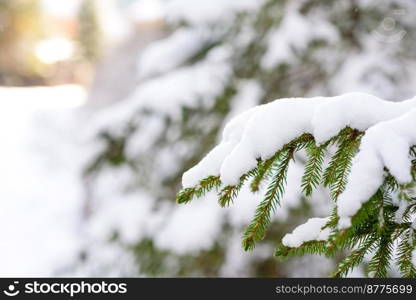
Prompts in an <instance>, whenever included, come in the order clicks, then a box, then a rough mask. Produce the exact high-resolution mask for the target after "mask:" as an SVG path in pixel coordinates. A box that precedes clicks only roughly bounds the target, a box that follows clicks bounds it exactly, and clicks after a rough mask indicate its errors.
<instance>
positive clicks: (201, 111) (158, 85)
mask: <svg viewBox="0 0 416 300" xmlns="http://www.w3.org/2000/svg"><path fill="white" fill-rule="evenodd" d="M175 2H176V4H178V3H180V2H181V1H175ZM182 2H184V3H186V5H183V6H171V7H168V8H169V9H168V11H169V12H170V19H169V26H170V31H171V34H170V35H168V36H167V37H166V38H164V39H162V40H161V41H159V42H157V43H155V44H153V45H151V46H149V47H148V48H147V49H146V50H145V51H144V53H142V54H141V55H140V57H139V64H138V73H139V74H138V77H139V79H140V84H139V85H138V87H137V89H136V91H134V92H133V93H132V95H131V96H130V97H129V98H128V99H126V100H124V101H122V102H120V103H119V104H118V105H115V106H113V107H110V108H109V109H108V110H107V111H104V112H102V113H99V114H98V116H97V119H98V120H96V121H95V122H94V125H93V126H92V127H93V134H94V135H95V136H96V145H97V146H96V149H97V151H96V153H95V155H94V157H93V159H91V161H90V163H89V165H88V167H87V168H86V172H85V178H86V180H87V181H86V182H87V183H88V184H87V189H88V201H89V202H88V203H90V204H89V206H90V207H92V208H91V210H92V211H94V210H95V214H96V215H97V214H98V215H99V213H100V211H103V210H106V208H107V207H110V208H107V209H110V210H111V207H113V205H115V204H109V203H110V201H109V200H108V198H114V199H118V200H117V201H120V202H122V199H127V198H128V199H130V197H133V198H134V199H136V201H137V202H145V201H146V199H147V198H151V199H152V200H151V201H150V202H151V203H152V204H151V206H152V208H153V210H152V213H153V215H152V216H149V217H148V219H152V218H157V217H159V218H160V216H163V218H164V219H166V223H165V225H164V226H161V228H159V229H158V232H147V233H145V234H141V235H140V234H137V238H136V239H134V241H130V240H129V243H126V242H125V240H126V239H125V238H123V230H122V228H120V227H117V226H113V227H111V230H112V231H114V232H113V233H114V234H113V235H111V238H109V240H111V242H112V244H111V245H114V244H117V242H118V244H121V245H122V248H125V250H126V251H125V252H127V253H130V254H132V257H133V259H134V261H135V265H134V266H133V268H138V269H139V271H137V269H134V270H133V271H129V272H132V273H133V274H134V272H139V273H142V274H143V273H144V274H150V275H170V276H172V275H173V276H174V275H188V276H192V275H199V276H201V275H202V276H203V275H210V276H218V275H221V270H220V267H221V265H224V264H227V261H228V260H229V259H230V257H232V256H233V255H234V254H233V252H231V251H232V245H231V244H230V243H229V241H232V240H235V237H239V236H240V235H241V228H240V226H241V225H240V223H238V225H236V223H235V222H234V221H233V215H232V214H233V213H234V212H233V211H232V210H227V213H228V214H227V215H226V216H224V215H221V216H223V217H222V218H221V219H219V220H218V219H215V220H218V222H217V223H216V224H215V226H217V227H219V228H220V229H219V230H217V231H215V232H216V233H215V236H214V237H212V236H210V237H208V236H207V237H206V239H207V240H208V239H210V240H213V242H212V243H211V244H210V246H209V247H205V248H203V249H202V250H201V249H197V251H191V250H190V251H188V252H187V251H182V250H181V251H177V249H176V248H175V247H174V246H173V245H168V246H166V244H164V245H163V247H162V246H161V242H159V238H158V236H157V234H158V233H159V231H163V230H162V229H165V228H167V227H169V226H170V225H171V223H170V222H173V221H171V219H172V218H171V216H172V215H175V212H177V211H179V209H180V208H177V207H175V205H174V203H173V201H172V200H173V199H174V198H175V196H174V195H175V194H176V192H177V191H178V190H179V189H180V184H181V175H182V174H183V172H184V171H186V170H187V169H189V168H190V167H192V166H193V165H195V164H196V163H197V162H198V161H199V160H200V159H201V158H202V157H203V155H204V154H205V153H206V152H207V151H208V150H209V149H210V148H211V147H212V146H213V145H215V143H216V141H217V139H218V136H220V133H221V129H222V128H223V126H224V124H225V123H226V122H227V120H228V119H230V118H231V117H232V116H234V115H236V114H237V113H239V112H241V111H242V110H244V109H246V108H249V107H251V106H254V105H258V104H264V103H267V102H269V101H271V100H272V99H275V98H284V97H289V96H290V97H293V96H302V97H304V96H315V95H324V96H330V95H336V94H340V93H343V92H345V91H348V90H363V91H366V92H370V93H373V94H376V95H378V96H382V97H385V98H393V97H394V98H403V97H408V96H410V95H411V94H413V93H414V90H413V88H412V87H413V86H415V85H414V84H413V83H412V80H413V79H412V78H415V77H412V76H409V74H412V66H413V63H412V61H413V60H414V57H413V56H414V53H416V52H415V51H412V49H414V43H412V42H411V37H412V36H413V35H414V32H415V31H414V25H412V22H411V17H410V16H406V15H404V16H401V15H400V16H399V17H398V18H397V20H396V21H397V22H396V26H395V28H394V30H391V31H389V30H385V28H383V27H380V26H382V25H380V24H382V21H383V19H384V18H386V17H387V16H391V15H392V16H393V17H395V18H396V16H395V14H394V12H395V11H396V10H398V9H406V11H411V9H412V8H413V6H414V4H412V3H410V2H408V3H407V2H406V3H404V2H403V1H393V0H392V1H387V0H386V1H383V5H381V4H380V3H379V2H378V3H376V4H369V3H365V1H364V2H363V1H349V2H345V3H344V2H343V3H341V1H338V2H336V1H314V0H308V1H295V0H293V1H291V0H286V1H279V0H268V1H208V0H207V1H205V3H213V5H215V6H223V7H222V8H223V9H222V10H221V14H222V15H221V16H217V14H218V11H219V10H218V9H216V10H215V11H216V12H217V13H215V14H210V13H209V10H208V9H209V5H208V4H207V9H206V10H204V11H201V10H200V7H199V5H200V3H199V1H198V2H197V1H182ZM198 12H201V13H200V14H198ZM213 15H215V18H213V17H212V16H213ZM401 30H405V31H406V35H405V36H404V37H403V36H402V38H400V39H397V41H395V42H394V43H390V42H389V41H390V39H389V38H390V37H391V36H393V35H395V34H396V33H397V32H401ZM375 57H376V59H374V58H375ZM380 61H383V62H384V64H383V65H380V64H379V62H380ZM110 113H111V115H114V116H115V117H108V115H110ZM97 123H98V124H97ZM288 127H289V125H285V126H284V128H288ZM362 135H363V132H362V131H359V132H358V131H354V129H345V130H343V131H342V132H341V133H340V134H339V135H338V136H336V137H334V138H333V139H331V141H328V142H327V144H325V143H324V144H319V145H317V144H316V143H314V137H313V136H312V135H310V134H309V135H304V136H300V137H298V139H295V140H294V141H291V142H290V143H288V144H287V145H286V146H285V147H284V148H282V149H281V150H280V151H278V152H276V153H275V155H274V156H272V157H271V158H269V159H267V160H259V162H258V163H259V164H258V168H256V170H253V171H252V172H249V173H247V174H241V175H243V176H242V181H241V182H240V183H239V184H237V185H235V186H225V187H224V188H223V189H220V198H219V200H220V204H221V205H222V206H227V205H229V204H231V203H232V202H233V201H235V204H236V205H238V204H239V203H241V201H239V200H238V199H236V197H237V196H238V197H241V196H242V195H243V196H244V195H247V193H245V192H244V193H242V192H241V191H246V190H247V189H248V188H247V185H245V184H244V183H249V184H250V188H251V189H252V190H253V191H259V192H258V193H257V195H261V194H262V192H266V193H267V198H264V199H267V200H265V201H262V202H261V206H260V207H259V210H258V213H257V214H256V218H255V219H254V221H253V223H252V224H251V225H250V226H249V228H248V230H247V232H246V234H245V238H244V241H245V242H244V248H246V249H252V248H253V246H254V242H255V241H257V240H258V239H260V238H262V237H264V233H265V230H266V227H267V225H268V224H269V223H270V226H269V227H268V228H269V229H268V230H269V232H270V234H268V235H266V236H265V239H266V240H265V241H264V242H263V243H262V246H263V245H264V246H265V247H266V249H268V248H269V247H270V246H271V245H274V244H275V241H276V240H277V239H279V238H281V237H283V235H284V234H285V233H287V232H288V231H290V229H291V228H293V226H294V225H295V224H299V223H300V222H302V221H301V220H304V219H305V217H306V216H311V215H316V214H322V211H320V207H319V205H317V204H316V201H320V202H321V203H324V204H323V205H321V206H325V205H326V204H327V203H328V202H327V198H328V197H327V196H326V192H325V191H323V192H322V191H319V192H315V193H314V194H312V192H313V191H314V190H315V189H316V188H317V187H318V186H319V184H320V183H321V182H322V183H323V184H324V185H325V186H327V187H329V188H330V192H331V195H332V197H334V198H336V197H338V196H339V195H340V194H341V191H342V190H343V189H344V188H345V186H346V184H347V180H346V175H347V173H348V170H349V166H350V161H351V158H352V157H353V156H354V154H355V153H356V151H357V149H358V147H359V144H360V142H359V141H360V139H361V138H362ZM334 145H335V146H336V145H341V146H340V147H339V148H338V150H337V151H336V152H335V154H334V159H333V161H332V162H330V163H329V165H328V166H326V165H325V166H324V164H323V161H324V160H325V158H326V156H327V155H328V153H327V152H328V149H329V150H330V151H332V149H334V147H335V146H334ZM301 149H302V151H301V152H299V150H301ZM275 150H278V149H275ZM294 158H296V159H295V160H294ZM339 162H342V165H340V164H339ZM305 163H306V169H305V170H306V172H305V175H304V176H303V179H302V182H301V189H302V191H303V192H304V195H303V196H302V195H298V193H297V192H296V193H294V195H295V196H294V197H293V198H294V199H296V200H294V201H293V204H291V205H288V206H287V207H285V208H281V209H280V210H277V211H278V212H282V211H283V212H284V213H287V214H290V216H291V217H290V218H287V219H284V218H273V217H272V216H271V212H272V210H273V208H274V207H277V206H278V201H279V199H280V198H281V197H282V194H283V184H284V183H285V180H286V179H287V177H288V176H289V177H290V175H291V174H288V172H289V173H290V172H291V170H293V168H288V166H289V165H293V164H296V165H297V167H303V166H304V164H305ZM110 174H111V175H110ZM114 174H118V175H114ZM212 175H213V176H209V177H207V178H201V179H203V180H202V181H201V182H200V184H199V185H198V186H197V187H195V188H188V189H185V190H183V191H182V192H181V193H180V194H179V196H178V201H179V202H188V201H190V200H191V199H192V198H193V197H195V196H196V197H202V196H203V195H205V194H206V192H207V191H208V190H215V189H216V188H219V187H220V185H221V182H220V180H219V177H218V174H217V175H215V174H212ZM109 176H117V177H118V180H117V186H116V187H113V189H112V190H111V191H110V190H109V187H108V181H106V180H105V178H107V177H109ZM270 178H272V180H271V186H270V187H269V188H268V189H267V190H266V191H265V190H264V184H265V183H266V181H267V180H269V179H270ZM249 179H250V180H249ZM290 186H292V185H290ZM103 190H105V191H106V192H105V193H104V192H102V191H103ZM239 191H240V193H238V192H239ZM287 192H288V191H286V194H285V197H288V193H287ZM137 193H139V194H141V195H142V196H137ZM143 194H144V195H145V196H143ZM209 194H212V193H209ZM311 194H312V198H311V197H309V196H311ZM132 195H133V196H132ZM169 200H171V201H169ZM268 200H270V201H268ZM111 203H113V202H111ZM250 203H253V202H252V201H251V202H250ZM285 203H287V201H282V205H283V206H284V205H285ZM193 205H198V204H193ZM247 205H248V204H247ZM250 205H251V204H250ZM167 207H168V208H167ZM190 207H192V206H190ZM372 209H374V207H373V208H372ZM166 211H169V213H166ZM207 213H208V212H207ZM385 213H389V212H388V210H385ZM218 214H220V213H218ZM215 215H217V213H215ZM123 217H124V218H127V217H126V216H123ZM188 217H190V216H188ZM91 218H92V219H94V213H93V214H92V217H91ZM335 220H336V215H335V213H334V215H333V218H331V221H332V222H333V223H331V224H332V225H331V226H332V227H330V228H334V227H335ZM199 222H203V220H200V221H199ZM364 223H365V222H364ZM141 226H142V227H146V226H145V225H141ZM328 226H330V225H328ZM186 230H187V228H182V229H181V232H186ZM345 239H346V240H348V239H347V237H346V238H345ZM346 240H345V241H346ZM377 241H380V238H377ZM105 242H108V241H105ZM114 242H115V243H114ZM359 242H361V241H360V240H359V241H357V243H359ZM364 243H365V242H364ZM369 243H370V242H369V241H367V244H369ZM162 244H163V243H162ZM341 244H342V241H339V242H337V247H335V246H334V251H333V253H334V254H335V253H336V251H335V250H336V249H339V248H340V247H341V246H340V245H341ZM367 247H368V246H367ZM403 247H404V250H403V253H408V252H409V251H410V250H409V248H406V246H403ZM258 248H261V247H257V249H258ZM335 248H336V249H335ZM278 249H280V250H279V251H280V252H279V251H278V254H279V255H280V253H283V255H284V256H290V255H292V254H293V255H294V254H297V253H301V252H302V251H304V252H303V253H323V252H322V250H323V243H322V242H321V243H320V244H319V243H313V244H312V243H311V247H310V248H305V250H302V249H303V248H301V249H298V248H296V250H295V249H287V247H286V248H285V247H279V248H278ZM313 249H315V250H316V251H312V250H313ZM258 250H262V249H258ZM89 251H90V252H91V254H90V255H91V256H93V257H95V258H96V257H97V255H96V254H97V251H95V252H94V251H93V250H91V249H89ZM255 251H257V250H255ZM255 253H256V254H255V255H254V256H250V260H249V263H248V264H247V265H245V266H244V269H245V270H243V271H242V272H241V273H239V274H238V275H241V274H242V275H257V276H276V275H281V276H289V275H293V274H294V273H293V270H292V268H291V267H290V265H288V264H281V263H278V266H277V267H276V261H275V260H273V259H270V255H267V256H264V255H263V254H261V253H262V252H261V251H258V252H255ZM357 256H359V254H357ZM332 257H333V256H332ZM362 257H363V255H361V257H359V259H362ZM354 263H357V260H356V261H354ZM371 264H374V263H371ZM371 264H370V265H371ZM322 272H324V273H318V275H324V274H325V272H326V270H324V271H322ZM132 273H129V274H132ZM340 275H344V273H342V274H340Z"/></svg>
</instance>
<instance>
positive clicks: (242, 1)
mask: <svg viewBox="0 0 416 300" xmlns="http://www.w3.org/2000/svg"><path fill="white" fill-rule="evenodd" d="M263 3H264V0H257V1H252V0H227V1H223V0H199V1H195V0H170V1H168V2H167V3H166V5H165V11H166V12H168V14H167V15H166V19H167V20H168V21H169V22H171V23H179V22H181V21H185V22H187V23H189V24H192V25H193V26H201V25H204V24H211V25H215V24H216V23H217V22H220V21H222V22H224V21H225V20H227V21H229V22H232V20H233V19H234V17H235V15H236V13H238V12H243V11H248V10H250V11H253V10H255V9H256V8H258V7H260V6H261V5H262V4H263Z"/></svg>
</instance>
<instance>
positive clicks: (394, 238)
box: [177, 93, 416, 277]
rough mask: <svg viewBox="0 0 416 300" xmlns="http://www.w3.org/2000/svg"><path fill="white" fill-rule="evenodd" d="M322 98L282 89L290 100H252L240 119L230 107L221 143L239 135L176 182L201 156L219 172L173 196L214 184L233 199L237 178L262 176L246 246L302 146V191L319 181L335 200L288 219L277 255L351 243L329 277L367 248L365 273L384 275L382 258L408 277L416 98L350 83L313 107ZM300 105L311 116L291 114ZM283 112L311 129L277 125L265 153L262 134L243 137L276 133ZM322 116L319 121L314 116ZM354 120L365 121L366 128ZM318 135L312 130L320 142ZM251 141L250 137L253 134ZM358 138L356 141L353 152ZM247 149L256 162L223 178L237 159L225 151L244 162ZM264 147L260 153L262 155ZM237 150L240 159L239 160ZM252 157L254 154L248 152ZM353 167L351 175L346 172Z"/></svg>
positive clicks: (257, 235)
mask: <svg viewBox="0 0 416 300" xmlns="http://www.w3.org/2000/svg"><path fill="white" fill-rule="evenodd" d="M321 100H322V99H310V100H309V99H308V100H307V101H308V102H309V103H306V102H302V100H300V99H290V100H289V101H290V102H292V103H289V105H288V100H282V101H279V100H276V102H275V103H273V105H274V107H273V106H264V107H259V108H258V109H257V108H255V109H252V110H251V111H252V115H254V116H252V117H251V118H250V119H247V118H243V121H241V120H239V119H238V117H237V118H236V119H234V120H233V121H231V122H230V123H229V125H228V128H227V127H226V129H225V130H226V131H227V129H228V130H231V131H234V132H228V133H227V134H224V138H223V142H222V144H225V143H229V142H230V141H229V140H228V139H227V136H228V135H233V138H235V137H236V136H238V134H239V132H240V135H241V136H240V137H239V138H237V139H239V140H238V142H237V143H236V145H235V147H234V148H233V149H231V150H227V151H225V158H224V154H223V155H222V156H219V155H218V154H217V153H215V154H214V151H212V152H211V153H210V154H208V155H207V156H206V158H204V160H202V161H201V163H200V164H199V165H197V166H196V167H195V168H193V169H191V170H190V171H189V172H188V174H185V175H184V184H185V185H189V182H193V181H195V178H192V179H191V181H189V176H191V177H198V174H199V173H200V172H201V173H200V174H203V173H204V171H205V167H206V165H207V164H210V165H218V164H219V163H220V164H221V169H220V171H219V173H220V174H221V177H220V176H219V174H218V172H217V173H215V172H213V173H212V174H211V175H210V176H208V177H206V178H203V179H202V180H200V182H199V183H198V184H197V185H196V186H193V187H186V188H184V189H183V190H182V191H181V192H180V193H179V194H178V196H177V202H178V203H188V202H190V201H191V200H192V199H193V198H197V197H201V196H202V195H204V194H206V193H207V192H209V191H210V190H213V189H216V190H217V191H218V201H219V203H220V205H222V206H225V205H229V204H230V203H231V202H233V199H235V198H236V197H237V194H238V191H239V190H240V189H241V186H243V185H244V184H246V182H247V181H248V180H251V181H252V183H251V185H250V186H251V189H252V191H253V192H255V191H256V190H257V188H256V187H257V186H258V184H259V183H261V182H262V181H265V182H266V183H267V189H266V193H265V195H264V198H263V200H262V201H261V202H260V204H259V205H258V207H257V210H256V213H255V216H254V218H253V220H252V222H251V223H250V225H249V226H248V227H247V229H246V231H245V233H244V236H243V247H244V249H245V250H252V249H253V248H254V245H255V242H256V241H259V240H262V239H263V238H264V236H265V234H266V230H267V227H268V225H269V224H270V220H271V214H272V213H273V212H274V211H275V210H276V209H277V207H278V206H279V205H280V200H281V199H282V197H283V195H284V190H285V184H286V177H287V175H286V174H287V172H288V168H289V163H290V161H291V160H293V159H294V158H295V154H296V153H297V152H299V151H302V150H303V149H305V150H306V153H307V162H306V165H305V171H304V175H303V177H302V183H301V188H302V190H303V192H304V193H305V196H308V195H310V194H311V192H312V190H314V189H315V188H316V187H317V186H318V184H320V183H322V184H323V185H324V186H325V187H328V188H329V189H330V190H331V197H332V199H333V200H334V201H335V203H336V206H335V209H334V211H333V213H332V214H331V215H330V216H328V217H327V218H323V219H316V218H315V219H311V220H310V221H308V222H307V223H305V224H304V225H301V226H300V227H298V228H297V229H295V230H294V232H293V233H292V234H290V235H286V236H285V237H284V238H283V240H282V244H280V245H279V246H278V247H277V249H276V252H275V253H276V256H277V257H279V258H287V257H290V256H296V255H305V254H307V253H309V254H323V255H327V256H333V255H334V254H335V253H336V252H337V251H338V252H340V251H343V250H352V251H351V252H350V254H349V255H347V256H346V257H345V259H343V260H342V261H341V262H340V263H339V264H338V266H337V269H336V271H335V273H334V276H335V277H341V276H345V275H347V274H348V272H350V271H351V270H352V269H353V268H354V267H356V266H358V265H359V264H360V263H361V262H362V261H363V259H364V256H365V255H366V254H369V255H371V256H372V257H371V259H370V261H369V263H368V273H369V275H370V276H374V277H386V276H387V274H388V270H389V267H390V265H391V264H392V262H393V261H394V260H395V262H396V264H397V266H398V269H399V270H400V273H401V275H402V276H404V277H416V273H415V271H416V262H415V261H414V259H415V258H414V257H413V255H412V253H414V251H415V248H416V247H415V243H414V238H415V233H414V229H415V227H416V218H415V212H416V210H415V209H416V198H415V197H414V193H415V186H416V182H415V179H416V172H415V170H416V156H415V146H414V144H415V142H416V132H414V130H413V129H411V128H414V127H413V126H414V125H415V118H414V117H415V115H416V99H411V100H408V101H406V102H402V103H383V101H379V100H378V99H377V101H375V100H376V98H372V97H368V96H367V95H365V94H360V93H355V94H347V95H344V96H340V97H335V98H334V99H330V100H327V101H328V102H327V103H323V104H321V106H320V107H319V106H318V108H317V109H316V110H313V109H311V106H310V105H311V103H314V102H318V104H319V101H321ZM280 102H281V103H280ZM290 104H292V105H290ZM302 105H303V106H307V108H308V114H309V115H310V117H309V119H308V118H307V117H306V116H304V118H299V116H302V113H300V114H299V113H298V112H296V111H293V108H298V109H302ZM350 105H351V106H352V108H350V111H348V112H346V111H345V109H346V107H347V106H350ZM328 108H331V109H328ZM394 108H396V109H397V110H396V112H395V113H393V114H389V113H388V111H391V110H392V109H394ZM256 109H257V110H256ZM364 109H368V111H365V110H364ZM409 109H410V112H408V111H409ZM279 111H280V112H279ZM288 113H292V114H294V115H295V116H296V117H297V118H295V121H292V122H291V124H290V125H292V126H293V125H295V124H303V123H311V124H312V126H310V127H309V129H305V126H304V125H303V126H302V125H301V126H300V127H297V126H293V127H294V128H300V130H299V129H295V132H296V134H295V135H298V137H297V138H295V139H292V140H291V139H290V138H289V139H288V138H287V137H285V136H284V135H283V137H282V138H281V139H279V138H278V139H275V141H274V144H276V145H279V143H280V142H283V143H285V145H284V146H283V147H281V148H279V147H277V149H275V151H276V152H275V154H273V155H271V156H270V157H267V155H266V154H264V153H265V150H264V149H267V148H268V146H269V144H270V143H269V144H268V143H267V142H265V141H263V142H265V143H263V144H264V145H263V144H262V143H261V140H259V139H258V138H253V137H250V134H253V133H254V134H257V135H260V136H261V137H262V139H268V138H269V137H268V135H269V132H267V133H266V134H265V135H264V134H262V131H264V130H265V129H267V127H268V126H271V127H272V128H273V129H274V130H272V131H270V133H273V132H275V134H276V135H279V133H281V131H280V132H279V130H278V129H279V128H281V127H282V126H284V124H285V123H286V122H287V121H288V120H286V119H285V118H284V116H285V115H287V114H288ZM245 114H246V115H247V113H245ZM342 114H344V115H345V114H346V115H347V117H346V118H344V119H343V118H340V120H337V119H336V117H339V116H341V115H342ZM256 115H257V116H256ZM268 115H272V116H274V117H275V120H274V121H273V123H274V124H273V123H271V124H270V122H269V123H267V122H265V124H261V123H259V122H256V121H260V120H270V119H268ZM374 115H376V117H374ZM333 116H335V118H333ZM242 117H245V116H244V115H242ZM242 117H240V118H242ZM325 118H326V119H327V120H326V122H324V123H322V122H320V121H322V119H325ZM305 119H306V120H305ZM390 119H391V120H390ZM316 120H319V121H316ZM375 120H377V121H375ZM387 120H389V121H387ZM289 121H290V119H289ZM331 121H332V122H331ZM363 124H365V125H363ZM241 127H242V128H241ZM327 127H329V128H331V127H335V128H337V127H338V130H339V129H340V128H344V129H342V130H340V131H339V133H338V134H336V135H335V136H332V137H331V129H330V130H329V132H330V133H329V134H327V133H325V132H324V131H325V130H326V131H328V129H327ZM230 128H231V129H230ZM306 128H307V126H306ZM362 128H369V129H367V130H366V131H364V130H362ZM276 129H277V130H276ZM289 131H290V130H289ZM303 131H306V133H303ZM241 132H242V134H241ZM364 132H365V133H364ZM313 133H315V136H314V135H313ZM322 134H324V135H326V138H324V139H322ZM316 137H318V138H319V139H318V141H319V142H318V141H317V139H316ZM361 140H363V141H362V142H361ZM250 141H251V142H253V141H255V143H256V144H252V143H251V142H250ZM222 144H220V145H219V146H218V148H217V150H216V151H218V149H219V147H221V145H222ZM331 145H336V148H337V149H336V151H335V153H334V154H333V155H331V154H328V153H327V152H326V150H327V149H328V147H330V146H331ZM360 145H361V146H360ZM251 146H253V148H251ZM359 147H360V151H359V153H358V154H357V157H356V159H355V160H353V158H354V157H355V155H356V153H357V151H358V149H359ZM253 153H259V157H257V162H258V163H257V166H256V167H254V168H252V169H251V170H250V171H248V172H243V173H241V174H239V177H240V179H239V180H238V181H239V182H238V183H237V184H233V185H227V184H222V182H221V178H224V179H225V180H229V179H228V177H229V176H230V175H229V173H230V172H231V174H233V173H234V172H235V170H237V171H238V170H240V169H239V167H235V166H233V160H234V163H235V162H237V163H238V162H240V163H241V164H242V165H243V166H244V165H245V164H249V163H248V162H247V160H248V161H250V156H253ZM264 156H266V157H265V158H264V159H262V158H261V157H264ZM325 156H329V163H328V164H327V165H326V166H324V164H323V162H324V157H325ZM242 157H244V158H245V159H246V161H238V159H239V158H242ZM254 158H256V157H252V158H251V159H254ZM403 162H404V164H403ZM233 168H234V169H235V170H234V172H233ZM243 168H249V167H245V166H244V167H243ZM351 168H352V172H351V176H350V177H348V174H349V173H350V170H351ZM230 169H231V170H230ZM265 174H266V175H265ZM267 178H269V180H267ZM363 179H367V181H365V180H363ZM344 190H345V191H344ZM366 197H369V198H366ZM338 199H340V200H339V201H338ZM362 203H363V204H362ZM396 245H398V249H397V251H395V246H396Z"/></svg>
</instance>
